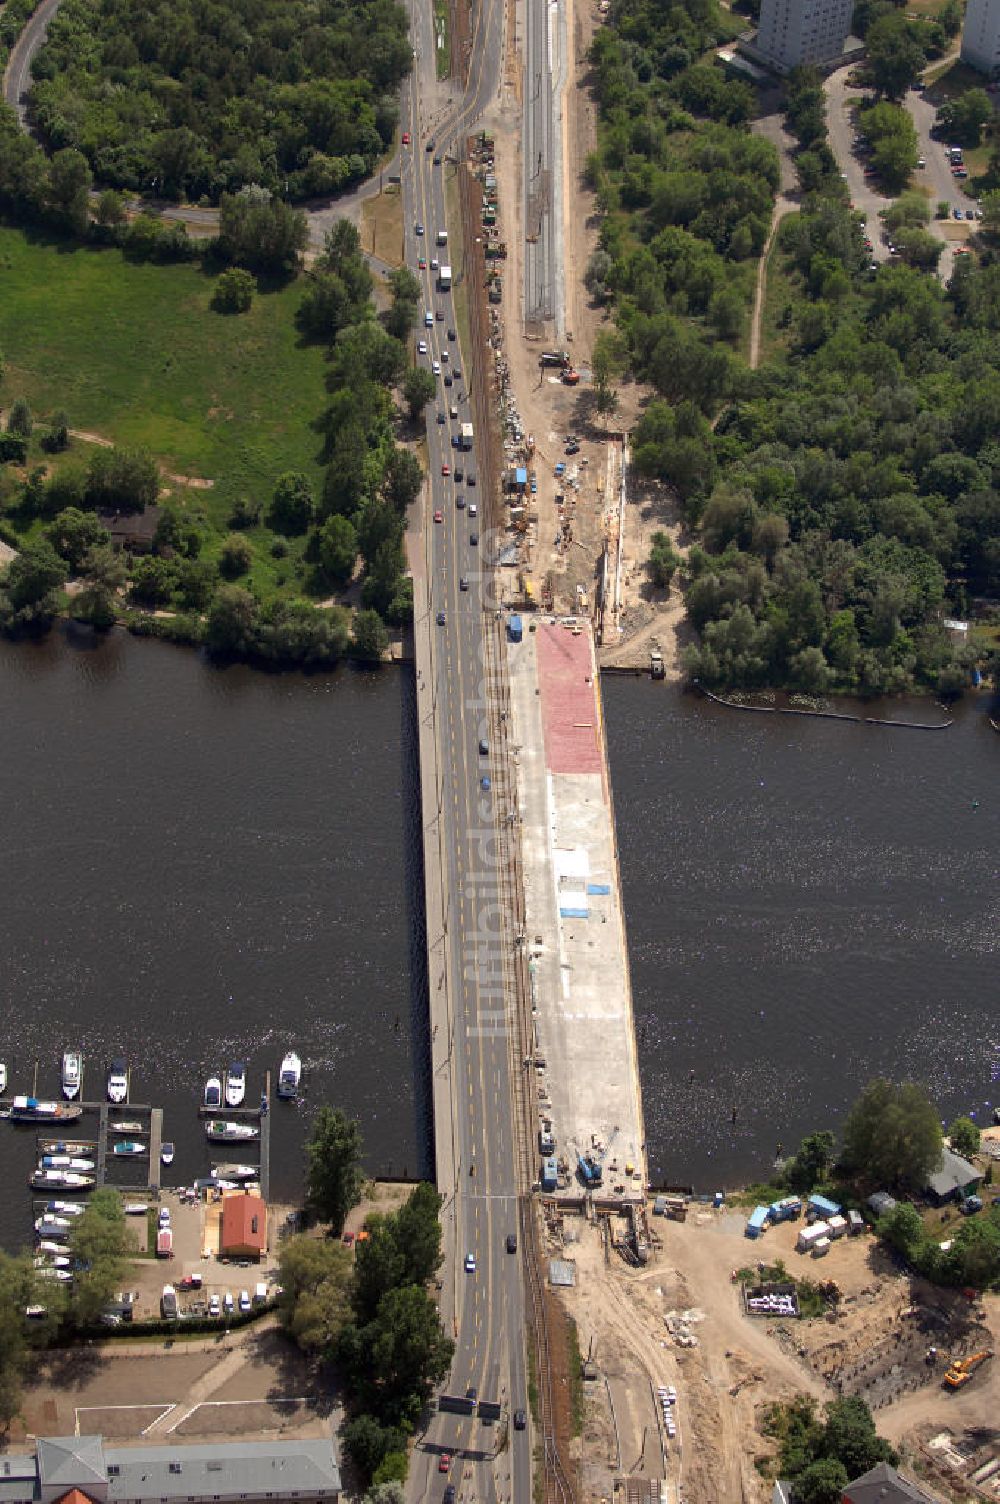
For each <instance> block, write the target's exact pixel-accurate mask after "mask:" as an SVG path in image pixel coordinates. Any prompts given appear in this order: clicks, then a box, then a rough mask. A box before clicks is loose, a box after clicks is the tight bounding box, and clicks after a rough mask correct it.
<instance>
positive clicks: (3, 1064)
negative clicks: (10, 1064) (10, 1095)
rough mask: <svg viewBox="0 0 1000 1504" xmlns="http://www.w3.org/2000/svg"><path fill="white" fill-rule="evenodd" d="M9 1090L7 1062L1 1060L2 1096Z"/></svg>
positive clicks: (0, 1079)
mask: <svg viewBox="0 0 1000 1504" xmlns="http://www.w3.org/2000/svg"><path fill="white" fill-rule="evenodd" d="M6 1090H7V1062H6V1060H0V1097H2V1096H3V1094H4V1092H5V1091H6Z"/></svg>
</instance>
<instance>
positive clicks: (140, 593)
mask: <svg viewBox="0 0 1000 1504" xmlns="http://www.w3.org/2000/svg"><path fill="white" fill-rule="evenodd" d="M176 581H177V571H176V568H175V565H174V562H173V560H172V559H162V558H159V557H158V556H157V555H156V554H146V555H144V556H143V557H141V558H138V559H136V560H135V562H134V563H133V565H132V583H131V590H130V594H131V596H132V599H133V600H134V601H137V602H138V603H139V605H141V606H165V605H166V603H167V601H169V599H170V597H171V595H172V594H173V590H174V585H175V584H176Z"/></svg>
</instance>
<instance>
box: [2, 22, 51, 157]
mask: <svg viewBox="0 0 1000 1504" xmlns="http://www.w3.org/2000/svg"><path fill="white" fill-rule="evenodd" d="M59 5H60V0H42V3H41V4H40V5H39V7H38V9H37V10H36V11H35V13H34V15H33V16H31V17H29V19H28V20H27V21H26V22H25V23H24V29H23V30H22V32H21V35H20V36H19V37H18V39H17V41H16V42H15V43H14V47H13V49H12V51H11V54H10V57H9V58H8V60H7V67H6V68H5V69H4V75H3V97H4V100H5V102H6V103H7V104H9V105H10V106H11V107H12V108H13V109H15V110H16V111H17V118H18V120H19V121H20V122H21V128H22V129H24V128H25V127H26V123H27V95H28V90H29V89H30V87H31V65H32V63H33V62H34V60H35V56H36V54H37V52H38V50H39V48H40V47H41V45H42V43H43V42H44V41H45V34H46V32H47V31H48V29H49V22H50V21H51V20H52V17H53V16H54V15H55V13H56V11H57V10H58V9H59Z"/></svg>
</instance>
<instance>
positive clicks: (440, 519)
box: [434, 511, 444, 522]
mask: <svg viewBox="0 0 1000 1504" xmlns="http://www.w3.org/2000/svg"><path fill="white" fill-rule="evenodd" d="M434 521H435V522H443V521H444V517H443V516H442V514H441V512H440V511H437V512H435V513H434Z"/></svg>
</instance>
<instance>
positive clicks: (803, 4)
mask: <svg viewBox="0 0 1000 1504" xmlns="http://www.w3.org/2000/svg"><path fill="white" fill-rule="evenodd" d="M972 3H973V4H975V3H976V0H972ZM996 3H997V5H1000V0H996ZM853 9H854V4H853V0H762V4H761V7H760V28H759V30H758V32H757V40H756V44H755V45H756V50H757V52H758V53H760V54H761V56H762V57H764V58H766V59H767V61H768V62H769V63H771V64H772V65H773V66H774V67H775V68H777V69H778V70H779V71H780V72H782V73H787V71H788V69H789V68H795V67H797V66H798V65H799V64H800V63H817V64H823V63H828V62H831V61H832V60H833V59H834V58H837V57H839V56H840V54H841V53H842V52H843V50H844V42H845V41H846V40H847V35H848V32H849V31H850V29H851V14H852V12H853Z"/></svg>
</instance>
